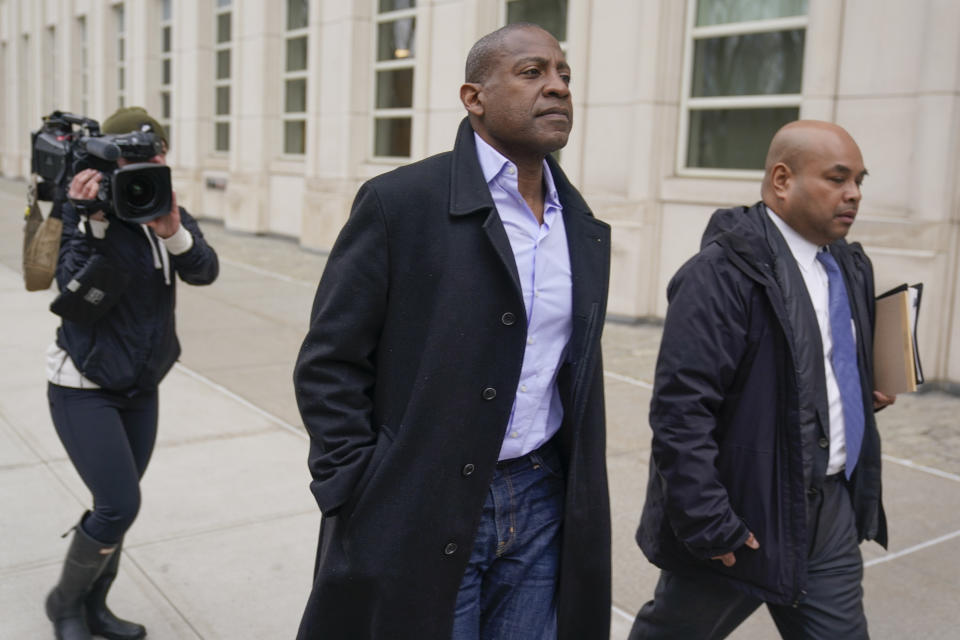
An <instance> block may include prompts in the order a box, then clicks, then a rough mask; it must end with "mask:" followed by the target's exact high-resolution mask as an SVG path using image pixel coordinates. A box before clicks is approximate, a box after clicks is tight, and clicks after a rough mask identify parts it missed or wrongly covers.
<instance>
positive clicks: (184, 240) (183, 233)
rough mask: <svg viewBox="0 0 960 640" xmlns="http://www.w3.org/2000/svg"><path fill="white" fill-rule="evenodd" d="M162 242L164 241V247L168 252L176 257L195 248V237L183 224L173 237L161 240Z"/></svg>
mask: <svg viewBox="0 0 960 640" xmlns="http://www.w3.org/2000/svg"><path fill="white" fill-rule="evenodd" d="M161 240H163V246H165V247H166V248H167V251H168V252H170V254H172V255H175V256H179V255H180V254H182V253H186V252H187V251H190V248H191V247H192V246H193V235H192V234H191V233H190V232H189V231H187V228H186V227H185V226H183V225H182V224H181V225H180V228H179V229H177V231H176V232H175V233H174V234H173V235H172V236H170V237H169V238H161Z"/></svg>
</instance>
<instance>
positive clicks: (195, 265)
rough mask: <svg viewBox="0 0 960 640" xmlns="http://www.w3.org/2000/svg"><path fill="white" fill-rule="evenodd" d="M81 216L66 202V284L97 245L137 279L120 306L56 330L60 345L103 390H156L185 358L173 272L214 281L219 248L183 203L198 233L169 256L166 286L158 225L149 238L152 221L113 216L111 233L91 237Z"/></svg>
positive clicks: (185, 218)
mask: <svg viewBox="0 0 960 640" xmlns="http://www.w3.org/2000/svg"><path fill="white" fill-rule="evenodd" d="M79 221H80V218H79V215H78V214H77V211H76V209H75V208H74V207H73V206H72V205H71V204H69V203H67V204H66V205H64V207H63V236H62V240H61V243H60V258H59V262H58V263H57V284H58V286H59V287H60V289H61V290H62V289H63V288H64V286H65V285H66V284H67V283H68V282H69V281H70V280H71V278H72V277H73V276H74V274H76V273H77V272H78V271H79V270H80V269H81V268H83V266H84V265H85V264H86V263H87V261H88V260H89V258H90V256H91V255H92V253H93V252H94V251H97V252H98V253H101V254H103V255H104V256H106V257H107V258H108V259H109V260H110V262H111V263H112V265H113V266H114V267H115V268H117V269H123V270H125V271H126V272H127V273H128V274H130V276H131V278H130V283H129V286H128V287H127V288H126V290H125V291H124V294H123V296H122V297H121V299H120V300H119V301H118V302H117V304H116V305H115V306H114V307H113V308H111V309H110V310H109V311H107V313H106V315H104V316H103V317H102V318H100V319H99V320H98V321H97V322H96V323H94V324H93V325H92V326H89V327H84V326H81V325H78V324H76V323H74V322H71V321H69V320H63V322H62V323H61V326H60V327H59V329H58V330H57V344H58V345H60V347H61V348H63V349H64V350H65V351H66V352H67V353H68V354H69V355H70V358H71V359H72V360H73V362H74V364H75V365H76V366H77V369H78V370H79V371H80V373H82V374H83V376H84V377H85V378H87V379H88V380H90V381H92V382H95V383H96V384H98V385H100V386H101V387H102V388H104V389H110V390H113V391H121V392H124V393H128V394H134V393H136V392H137V391H140V390H143V391H149V390H153V389H155V388H156V387H157V385H158V384H159V383H160V380H161V379H163V377H164V375H166V373H167V372H168V371H169V370H170V368H171V367H172V366H173V363H174V362H175V361H176V360H177V358H178V357H179V356H180V342H179V341H178V340H177V334H176V326H175V322H174V306H175V303H176V278H175V277H174V276H175V275H179V276H180V279H182V280H183V281H184V282H187V283H189V284H197V285H200V284H210V283H211V282H213V281H214V280H215V279H216V278H217V273H218V272H219V263H218V261H217V254H216V253H215V252H214V250H213V249H212V248H211V247H210V245H208V244H207V243H206V241H205V240H204V239H203V233H201V231H200V227H199V226H198V225H197V222H196V220H194V219H193V217H192V216H191V215H190V214H189V213H187V212H186V210H184V209H183V208H182V207H181V208H180V223H181V225H183V227H185V228H186V229H187V231H189V232H190V234H191V235H192V236H193V246H192V247H190V249H189V250H187V251H186V252H185V253H183V254H181V255H176V256H175V255H172V254H169V259H170V282H169V284H167V282H166V280H165V277H164V270H163V268H162V267H161V268H157V266H156V264H157V263H156V261H155V255H156V256H159V253H157V252H159V251H160V242H161V241H160V240H159V239H158V238H157V236H156V235H155V234H154V233H153V231H152V230H148V232H149V239H148V234H147V233H144V228H145V227H142V226H141V225H139V224H130V223H127V222H123V221H120V220H118V219H117V218H114V217H111V218H110V226H109V228H108V229H107V233H106V238H105V239H104V240H101V241H92V240H90V239H89V238H87V237H86V235H85V234H84V233H83V231H82V230H81V229H80V228H79ZM151 243H153V244H154V247H153V248H151V246H150V245H151ZM94 246H96V249H94V248H93V247H94Z"/></svg>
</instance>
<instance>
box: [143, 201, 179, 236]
mask: <svg viewBox="0 0 960 640" xmlns="http://www.w3.org/2000/svg"><path fill="white" fill-rule="evenodd" d="M170 200H171V202H172V203H173V204H172V205H171V206H170V213H168V214H166V215H162V216H160V217H159V218H156V219H154V220H151V221H150V222H148V223H147V226H148V227H150V228H151V229H153V232H154V233H156V234H157V235H158V236H160V237H161V238H169V237H170V236H172V235H173V234H175V233H176V232H177V229H179V228H180V208H179V207H177V194H175V193H171V198H170Z"/></svg>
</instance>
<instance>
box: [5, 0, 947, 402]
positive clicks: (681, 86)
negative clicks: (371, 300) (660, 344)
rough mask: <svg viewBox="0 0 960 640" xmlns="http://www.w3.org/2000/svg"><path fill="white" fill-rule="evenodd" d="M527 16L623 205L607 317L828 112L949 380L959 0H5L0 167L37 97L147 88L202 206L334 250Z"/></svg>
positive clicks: (618, 210) (658, 275) (141, 93)
mask: <svg viewBox="0 0 960 640" xmlns="http://www.w3.org/2000/svg"><path fill="white" fill-rule="evenodd" d="M521 20H525V21H532V22H537V23H539V24H542V25H544V26H545V27H547V28H548V29H549V30H551V31H552V32H553V33H554V35H556V36H557V38H558V39H559V40H560V41H561V43H562V46H563V47H564V48H565V50H566V52H567V57H568V60H569V61H570V64H571V67H572V69H573V82H572V90H573V96H574V103H575V115H576V117H575V124H574V130H573V134H572V136H571V138H570V142H569V144H568V145H567V147H566V148H565V149H563V151H562V152H561V154H560V161H561V164H562V165H563V167H564V170H565V171H566V172H567V174H568V176H569V177H570V178H571V180H572V181H573V182H574V184H577V185H578V186H579V187H580V189H581V191H582V192H583V194H584V196H585V197H586V199H587V201H588V202H589V203H590V204H591V206H592V207H593V208H594V211H595V212H596V214H597V215H598V216H599V217H601V218H602V219H604V220H606V221H608V222H609V223H610V224H611V225H612V227H613V241H614V244H613V264H612V271H611V292H610V313H611V314H612V315H615V316H619V317H623V318H655V317H662V316H663V314H664V312H665V310H666V297H665V294H664V292H665V288H666V284H667V282H668V281H669V279H670V277H671V276H672V274H673V273H674V271H675V270H676V269H677V267H679V266H680V264H682V263H683V261H684V260H686V259H687V258H688V257H689V256H691V255H692V254H693V253H694V252H695V251H696V250H697V247H698V244H699V238H700V233H701V232H702V230H703V228H704V226H705V225H706V221H707V219H708V217H709V215H710V213H711V212H712V211H713V210H714V209H715V208H717V207H721V206H730V205H736V204H752V203H753V202H755V201H757V200H758V199H759V183H760V176H761V171H760V169H761V167H762V162H763V154H764V152H765V149H766V145H767V143H768V142H769V139H770V136H771V134H772V133H773V131H775V130H776V129H777V128H778V127H779V126H780V125H781V124H782V123H784V122H787V121H789V120H793V119H796V118H797V117H802V118H815V119H823V120H829V121H832V122H836V123H838V124H840V125H842V126H844V127H846V128H847V129H848V130H849V131H850V132H851V133H852V135H853V136H854V137H855V138H856V139H857V141H858V142H859V143H860V146H861V149H862V150H863V155H864V159H865V161H866V164H867V167H868V168H869V171H870V176H869V177H868V179H867V181H866V183H865V190H864V201H863V203H862V206H861V212H860V216H859V218H858V222H857V224H856V225H855V227H854V230H853V232H852V234H851V237H852V238H853V239H855V240H859V241H861V242H862V243H863V244H864V245H865V246H866V247H867V250H868V251H869V253H870V255H871V256H872V258H873V261H874V267H875V270H876V274H877V281H878V290H883V288H886V287H892V286H894V285H896V284H899V283H901V282H903V281H909V282H923V283H924V285H925V295H924V300H923V311H922V314H921V322H920V327H919V338H920V351H921V354H922V357H923V362H924V372H925V374H926V376H927V378H928V379H930V380H938V381H941V382H943V383H945V384H947V385H950V384H954V385H955V384H956V383H958V382H960V324H958V323H956V322H955V321H954V320H955V318H957V317H958V315H960V295H958V294H960V278H958V268H960V224H958V221H960V184H958V183H960V181H958V180H957V177H958V170H960V38H957V36H956V34H957V32H958V30H960V3H958V2H954V1H952V0H910V1H908V0H283V1H277V2H267V1H265V0H198V1H196V2H187V1H185V0H124V1H122V2H114V1H109V0H37V1H33V0H0V86H2V87H3V89H4V90H3V95H2V97H0V173H2V174H3V175H4V176H12V177H25V176H27V175H29V172H30V148H29V132H30V131H31V130H33V129H36V128H37V127H38V126H39V124H40V118H41V116H42V115H43V114H45V113H49V112H50V111H52V110H54V109H61V110H68V111H73V112H75V113H82V114H85V115H89V116H91V117H93V118H96V119H100V120H102V119H103V118H105V117H106V116H107V115H109V114H110V113H111V112H112V111H113V110H114V109H116V108H117V107H118V106H120V105H142V106H145V107H146V108H147V109H148V110H149V111H150V112H151V113H152V114H154V115H156V116H157V117H158V119H160V120H161V121H162V122H164V123H165V124H166V125H167V126H168V127H169V128H170V134H171V149H170V154H169V156H168V161H169V163H170V164H171V166H172V167H173V170H174V184H175V187H176V190H177V197H178V200H179V201H180V202H181V203H183V204H184V205H185V206H187V207H188V208H189V209H190V210H191V211H192V212H194V213H195V214H196V215H199V216H202V217H206V218H214V219H219V220H222V221H223V223H224V224H225V225H226V227H227V228H230V229H235V230H240V231H245V232H252V233H276V234H282V235H286V236H293V237H296V238H298V239H299V241H300V243H301V244H302V245H303V246H304V247H308V248H311V249H319V250H326V249H329V247H330V246H331V244H332V243H333V240H334V238H335V237H336V234H337V232H338V230H339V229H340V227H341V225H342V224H343V222H344V221H345V220H346V217H347V214H348V212H349V208H350V203H351V201H352V199H353V196H354V194H355V192H356V189H357V187H358V186H359V185H360V184H361V183H362V182H363V181H364V180H366V179H368V178H370V177H372V176H374V175H376V174H379V173H381V172H383V171H387V170H389V169H391V168H393V167H395V166H398V165H400V164H404V163H407V162H410V161H412V160H416V159H419V158H423V157H425V156H427V155H430V154H433V153H437V152H440V151H444V150H447V149H449V148H450V147H451V146H452V144H453V138H454V133H455V131H456V127H457V124H458V122H459V121H460V119H461V118H462V117H463V116H464V110H463V107H462V106H461V105H460V103H459V99H458V88H459V85H460V84H461V83H462V81H463V62H464V59H465V57H466V53H467V51H468V50H469V48H470V46H471V45H472V43H473V42H475V41H476V40H477V39H478V38H479V37H480V36H482V35H483V34H485V33H487V32H489V31H491V30H493V29H495V28H497V27H498V26H501V25H503V24H506V23H507V22H513V21H521Z"/></svg>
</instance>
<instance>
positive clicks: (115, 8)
mask: <svg viewBox="0 0 960 640" xmlns="http://www.w3.org/2000/svg"><path fill="white" fill-rule="evenodd" d="M110 8H111V12H112V14H113V20H114V23H113V28H114V35H115V36H116V37H115V38H114V54H115V57H116V63H117V75H116V77H115V78H114V82H116V98H117V108H118V109H122V108H123V107H126V106H128V105H127V84H128V83H127V7H126V5H125V4H124V2H116V3H114V4H113V5H111V7H110ZM121 85H122V86H121Z"/></svg>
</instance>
